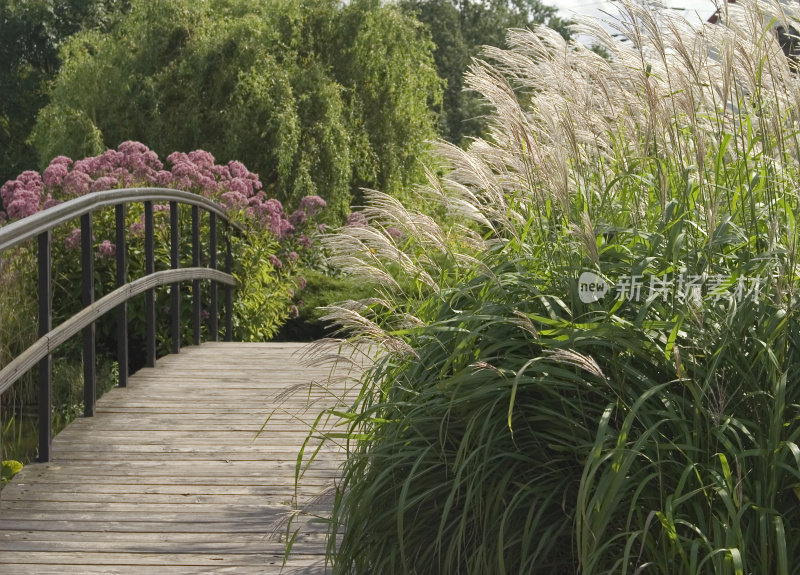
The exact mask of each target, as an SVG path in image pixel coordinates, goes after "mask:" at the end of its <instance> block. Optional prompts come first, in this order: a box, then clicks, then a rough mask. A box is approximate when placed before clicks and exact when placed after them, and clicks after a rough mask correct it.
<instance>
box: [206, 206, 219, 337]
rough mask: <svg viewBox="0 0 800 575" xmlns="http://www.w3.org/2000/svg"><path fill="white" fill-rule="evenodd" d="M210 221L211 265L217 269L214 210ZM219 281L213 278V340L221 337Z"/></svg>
mask: <svg viewBox="0 0 800 575" xmlns="http://www.w3.org/2000/svg"><path fill="white" fill-rule="evenodd" d="M208 217H209V222H208V229H209V240H208V244H209V248H208V249H209V251H210V252H211V254H210V255H211V262H210V264H209V265H210V266H211V269H217V214H215V213H214V212H209V213H208ZM217 287H218V286H217V282H215V281H214V280H211V305H210V308H211V309H210V310H209V311H210V312H211V317H210V318H209V325H208V333H209V334H210V335H209V339H210V340H211V341H217V339H219V336H218V334H219V325H218V321H217V315H218V311H219V310H217Z"/></svg>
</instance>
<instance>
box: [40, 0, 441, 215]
mask: <svg viewBox="0 0 800 575" xmlns="http://www.w3.org/2000/svg"><path fill="white" fill-rule="evenodd" d="M61 57H62V59H63V65H62V67H61V70H60V72H59V74H58V76H57V78H56V79H55V81H54V83H53V86H52V90H51V93H50V104H49V105H48V106H46V107H45V108H44V109H43V110H41V112H40V113H39V116H38V119H37V123H36V126H35V129H34V132H33V137H32V141H33V142H34V144H35V146H36V149H37V151H38V154H39V157H40V159H41V160H42V162H47V161H49V160H50V159H51V158H52V157H55V156H56V155H59V154H64V155H67V156H72V157H83V156H86V155H92V154H96V153H99V152H100V151H101V150H102V149H105V148H106V147H116V146H117V145H118V144H119V143H120V142H122V141H126V140H138V141H141V142H144V143H145V144H147V145H148V146H150V147H151V148H152V149H154V150H155V151H156V152H158V153H160V154H166V153H169V151H170V150H176V149H180V150H190V149H195V148H203V149H205V150H208V151H210V152H211V153H212V154H214V155H215V156H216V157H217V159H218V160H219V161H228V160H231V159H237V160H240V161H242V162H244V163H245V164H246V165H247V166H248V167H249V168H250V169H252V170H253V171H255V172H257V173H258V174H259V175H260V177H261V180H262V182H264V183H265V187H266V188H267V193H268V194H269V195H270V196H271V197H277V198H279V199H281V200H284V201H289V202H290V203H293V204H295V203H296V202H297V201H299V199H300V198H301V197H303V196H306V195H320V196H322V197H323V198H325V199H326V200H327V201H328V204H329V206H330V208H331V210H330V214H331V217H333V218H341V217H342V216H343V215H345V214H346V213H347V212H348V209H349V204H350V200H351V195H353V194H357V193H358V190H359V189H360V187H361V186H365V185H366V186H372V187H380V188H381V189H385V190H389V191H392V192H393V193H400V192H401V191H403V190H406V189H409V188H410V186H411V184H412V183H413V182H415V181H417V180H418V179H419V177H420V174H421V173H422V172H421V160H422V158H424V157H425V155H426V153H427V150H428V144H427V142H428V140H430V139H431V138H433V137H434V136H435V126H434V118H433V115H432V112H431V111H430V105H431V104H432V103H434V102H436V101H438V100H439V99H440V92H441V87H440V84H439V80H438V78H437V76H436V71H435V67H434V64H433V59H432V56H431V45H430V44H429V42H428V41H427V40H425V39H424V36H423V34H422V33H421V30H420V27H419V24H417V23H416V21H415V20H414V19H413V18H411V17H408V16H404V15H403V14H401V13H400V12H399V11H398V10H397V9H395V8H394V7H392V6H388V5H383V4H382V3H381V2H376V1H367V0H361V1H355V2H349V3H347V5H341V4H340V3H339V2H336V1H334V0H303V1H302V2H288V1H282V0H270V1H268V2H257V1H255V0H213V1H211V2H191V1H188V0H178V1H170V2H165V1H157V2H153V1H144V0H141V1H135V0H134V1H133V2H132V3H131V8H130V12H129V13H128V14H126V15H125V16H123V17H122V18H121V19H120V21H119V23H118V24H117V26H115V27H114V28H113V29H112V31H111V32H110V33H108V34H103V33H100V32H93V31H85V32H82V33H80V34H77V35H76V36H74V37H72V38H71V40H70V41H69V42H68V43H67V44H66V46H65V47H64V48H63V49H62V52H61Z"/></svg>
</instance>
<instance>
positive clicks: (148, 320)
mask: <svg viewBox="0 0 800 575" xmlns="http://www.w3.org/2000/svg"><path fill="white" fill-rule="evenodd" d="M153 234H154V232H153V202H152V201H146V202H145V203H144V273H145V274H146V275H150V274H153V273H155V271H156V260H155V253H154V252H155V248H154V245H153V244H154V239H153ZM144 315H145V340H146V348H147V357H146V358H145V366H146V367H155V366H156V300H155V290H153V288H150V289H149V290H147V292H146V293H145V300H144Z"/></svg>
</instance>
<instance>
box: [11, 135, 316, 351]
mask: <svg viewBox="0 0 800 575" xmlns="http://www.w3.org/2000/svg"><path fill="white" fill-rule="evenodd" d="M126 187H168V188H175V189H181V190H186V191H192V192H194V193H197V194H199V195H201V196H203V197H205V198H208V199H210V200H212V201H214V202H217V203H219V204H221V205H223V206H224V207H225V209H226V210H227V212H228V213H229V215H230V216H231V217H232V218H233V219H234V220H235V221H236V222H238V223H239V224H240V225H241V226H242V227H243V228H244V229H245V234H244V236H243V238H237V239H236V240H235V242H234V249H235V250H236V252H235V253H236V256H237V257H235V258H234V260H235V261H236V262H237V266H238V267H237V268H236V269H235V270H234V274H235V275H236V277H237V279H239V281H240V285H241V289H239V290H238V291H237V301H236V302H235V304H234V312H235V314H236V315H238V316H239V317H238V318H235V319H234V325H235V326H236V327H235V329H236V331H237V333H236V334H235V335H236V337H237V338H242V339H265V338H267V337H270V336H271V335H272V334H274V333H275V331H276V330H277V329H278V328H279V327H280V324H281V323H282V322H283V321H285V319H286V318H287V317H288V316H289V314H290V312H291V311H293V309H294V308H293V305H294V303H293V302H292V296H291V295H289V294H290V293H291V289H290V288H291V287H293V286H294V285H295V284H294V280H293V279H292V276H293V273H294V270H295V269H296V268H297V267H298V266H299V265H303V264H306V263H307V262H309V261H312V260H313V259H314V255H313V247H314V245H313V240H312V237H313V234H312V233H311V232H310V230H316V229H317V227H316V226H317V224H316V223H315V218H316V217H317V216H319V215H320V214H321V212H322V211H323V210H324V209H325V206H326V204H325V201H324V200H323V199H322V198H320V197H319V196H307V197H305V198H303V199H302V200H301V202H300V205H299V206H298V208H297V209H296V210H295V211H294V212H292V214H291V216H287V215H286V212H285V211H284V208H283V205H282V204H281V202H279V201H278V200H276V199H274V198H267V197H266V193H265V192H264V191H263V190H262V184H261V181H260V180H259V177H258V175H257V174H254V173H253V172H250V171H249V170H248V169H247V167H246V166H245V165H244V164H242V163H241V162H237V161H232V162H229V163H227V164H217V163H216V160H215V159H214V156H213V155H211V154H210V153H209V152H206V151H203V150H195V151H193V152H189V153H183V152H174V153H172V154H170V155H169V156H167V166H165V165H164V164H163V163H162V162H161V160H159V158H158V155H157V154H156V153H155V152H153V151H152V150H150V149H149V148H148V147H147V146H145V145H144V144H142V143H140V142H132V141H128V142H123V143H122V144H120V145H119V147H118V148H117V149H116V150H106V151H105V152H103V153H102V154H100V155H97V156H93V157H88V158H84V159H81V160H77V161H75V160H72V159H70V158H67V157H65V156H58V157H56V158H54V159H53V160H52V161H51V162H50V164H49V165H48V166H47V168H46V169H45V170H44V171H43V172H42V173H41V174H40V173H38V172H36V171H26V172H23V173H22V174H20V175H19V176H18V177H17V178H16V179H15V180H10V181H8V182H6V183H5V184H4V185H3V186H2V187H0V201H2V204H1V205H0V225H4V224H5V223H7V222H12V221H16V220H19V219H21V218H25V217H28V216H30V215H33V214H35V213H37V212H39V211H41V210H44V209H47V208H49V207H51V206H54V205H57V204H59V203H61V202H64V201H68V200H70V199H73V198H77V197H80V196H83V195H85V194H89V193H92V192H97V191H102V190H110V189H117V188H126ZM153 211H154V218H155V225H156V239H157V248H156V259H157V267H158V265H159V263H161V264H162V267H166V266H167V265H168V262H169V251H168V247H165V246H168V245H169V229H168V221H169V220H168V218H167V216H168V214H169V205H158V204H156V205H154V206H153ZM127 217H128V222H126V227H127V231H128V232H129V239H128V241H129V243H130V247H129V259H130V263H129V265H130V269H131V273H132V274H137V273H141V272H143V269H144V267H143V259H144V254H143V248H142V240H143V235H144V233H143V232H144V217H143V210H142V206H141V205H138V204H131V205H130V206H129V209H128V214H127ZM179 222H180V226H181V228H182V232H183V233H182V234H181V237H182V238H186V237H188V226H189V223H188V219H187V218H181V217H180V215H179ZM201 222H203V223H202V225H203V226H204V227H206V228H207V223H206V220H202V219H201ZM76 225H77V224H76ZM205 231H206V232H207V229H206V230H205ZM55 234H56V240H57V241H56V242H55V243H54V270H55V271H57V272H58V273H59V274H61V277H62V279H64V280H66V281H62V282H57V283H60V284H62V285H65V286H79V285H80V281H79V277H80V269H79V266H78V259H77V257H76V254H75V253H74V252H75V251H76V250H79V249H80V241H81V232H80V229H79V228H77V227H69V228H68V229H63V230H56V231H55ZM94 236H95V237H94V238H93V241H94V245H95V250H96V262H95V265H96V266H97V267H98V269H99V270H100V271H102V268H103V267H104V266H107V267H111V266H113V265H115V264H114V255H115V253H116V245H115V244H114V243H113V241H112V239H113V237H114V217H113V214H112V213H111V212H110V211H109V210H105V211H101V212H96V213H95V217H94ZM201 237H203V238H207V237H208V234H207V233H204V234H201ZM185 243H188V242H185ZM246 243H251V244H258V247H257V248H253V249H251V250H245V248H244V244H246ZM189 249H190V248H189V246H188V245H182V247H181V250H182V252H185V253H183V254H182V256H181V257H182V259H183V260H186V262H187V264H188V261H190V257H191V256H190V254H189V253H188V250H189ZM201 251H202V253H208V246H207V245H204V246H203V247H202V249H201ZM62 252H63V253H62ZM239 255H241V256H242V257H241V258H239V257H238V256H239ZM182 265H183V264H182ZM99 275H100V277H103V278H104V281H105V283H104V284H103V285H99V286H98V288H97V289H98V291H100V292H101V295H102V293H104V292H106V291H109V290H110V289H113V287H115V286H114V284H113V277H114V274H113V273H107V274H102V273H101V274H99ZM74 289H77V287H75V288H74ZM258 292H264V293H258ZM161 297H162V298H163V299H164V302H163V305H161V306H159V308H158V309H162V310H166V309H168V305H169V302H168V301H167V298H166V294H161ZM63 299H64V301H69V302H70V303H69V304H63V305H65V306H66V307H64V308H63V309H61V310H60V313H61V315H62V316H64V317H67V316H68V315H70V314H71V313H74V312H75V311H77V306H78V305H79V300H80V298H79V297H78V295H77V293H76V294H71V295H70V297H66V298H63ZM56 301H60V298H56ZM160 303H161V302H160ZM203 305H204V311H205V312H206V313H207V310H206V308H207V307H208V305H209V302H203ZM132 307H133V309H134V314H136V313H138V311H137V310H136V304H132ZM54 311H55V312H56V313H59V310H54ZM244 316H247V317H246V319H244ZM140 319H141V318H140ZM132 323H136V318H134V319H133V320H132ZM134 329H135V327H134ZM164 341H166V336H165V337H164Z"/></svg>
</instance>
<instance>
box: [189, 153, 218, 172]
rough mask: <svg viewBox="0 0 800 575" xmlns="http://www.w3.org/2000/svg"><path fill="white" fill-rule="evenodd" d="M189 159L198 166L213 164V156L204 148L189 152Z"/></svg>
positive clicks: (209, 166)
mask: <svg viewBox="0 0 800 575" xmlns="http://www.w3.org/2000/svg"><path fill="white" fill-rule="evenodd" d="M189 161H190V162H192V163H193V164H194V165H195V166H198V167H200V168H209V169H210V168H211V166H213V165H214V156H212V155H211V153H210V152H206V151H205V150H195V151H194V152H189Z"/></svg>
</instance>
